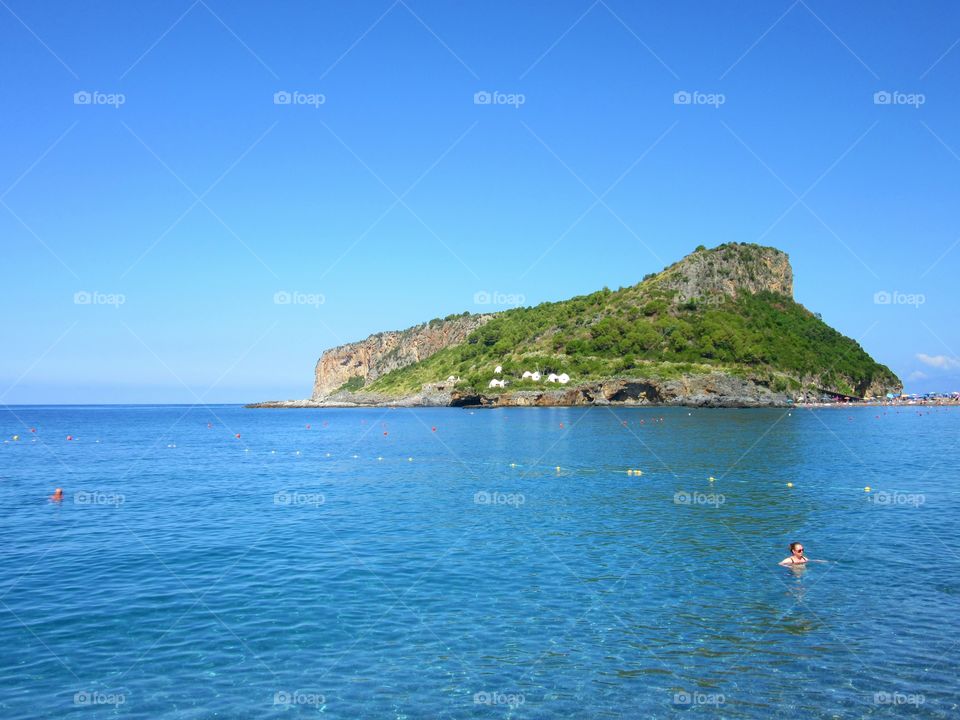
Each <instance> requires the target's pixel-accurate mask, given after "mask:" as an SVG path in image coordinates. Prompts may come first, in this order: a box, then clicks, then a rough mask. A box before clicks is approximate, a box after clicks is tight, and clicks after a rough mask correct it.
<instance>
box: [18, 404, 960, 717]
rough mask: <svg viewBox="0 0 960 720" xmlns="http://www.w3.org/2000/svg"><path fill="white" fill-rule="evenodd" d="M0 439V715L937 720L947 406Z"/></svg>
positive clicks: (174, 416)
mask: <svg viewBox="0 0 960 720" xmlns="http://www.w3.org/2000/svg"><path fill="white" fill-rule="evenodd" d="M0 418H2V428H3V434H4V437H5V438H6V439H7V440H8V442H6V443H5V444H3V445H2V446H0V543H2V548H3V562H2V565H0V616H2V618H3V621H2V623H0V716H2V717H4V718H46V717H74V716H76V717H90V718H100V717H104V718H106V717H138V718H139V717H143V718H171V719H172V718H209V717H224V718H257V717H300V716H306V717H313V716H325V717H333V718H366V717H370V718H373V717H376V718H436V717H444V718H485V717H500V718H542V717H579V718H588V717H590V718H594V717H596V718H621V717H622V718H636V717H658V718H659V717H672V716H674V715H676V714H677V713H678V712H686V713H690V714H691V715H698V716H700V715H711V716H721V717H727V718H769V717H771V716H773V715H774V714H776V716H778V717H781V718H820V717H822V718H830V717H871V716H876V717H889V716H891V715H900V714H908V715H910V716H915V717H927V718H947V717H956V715H957V713H958V710H960V707H958V705H960V698H958V691H957V682H956V675H957V672H958V670H960V646H958V645H957V644H956V640H955V637H954V636H955V634H956V633H955V632H954V631H953V629H952V627H953V621H954V620H955V618H956V615H957V610H958V606H960V579H958V578H960V576H958V570H960V556H958V554H957V552H956V550H955V548H954V536H955V533H956V528H957V527H958V525H960V485H958V475H960V473H958V471H957V467H956V459H955V454H956V448H957V441H958V438H960V409H958V408H933V407H919V408H909V407H902V408H896V409H895V408H878V407H872V408H856V409H849V410H848V409H843V410H840V409H827V410H820V409H799V408H797V409H793V410H782V409H769V410H765V409H751V410H734V409H723V410H720V409H715V410H690V409H687V408H623V407H617V408H602V407H601V408H583V407H571V408H536V409H533V408H531V409H526V408H509V409H494V410H475V411H468V410H458V409H447V408H443V409H349V410H336V409H306V410H249V409H244V408H241V407H237V406H211V407H186V406H159V407H147V406H112V407H109V406H102V407H50V406H45V407H11V408H6V409H3V410H0ZM208 424H209V427H208ZM308 425H309V428H308V427H307V426H308ZM32 428H34V429H36V432H31V429H32ZM237 434H239V436H240V437H239V438H238V437H236V435H237ZM13 435H18V436H19V440H16V441H14V440H12V437H13ZM68 435H70V436H72V437H73V440H66V437H67V436H68ZM628 470H636V471H640V472H642V474H639V473H634V472H631V473H629V474H628V472H627V471H628ZM711 477H713V478H714V479H713V480H712V481H711V480H710V479H709V478H711ZM787 483H793V487H788V485H787ZM867 486H869V487H870V492H865V490H864V488H865V487H867ZM55 487H62V488H63V489H64V500H63V501H62V502H60V503H53V502H50V501H48V500H47V496H48V495H49V494H50V493H51V492H52V491H53V489H54V488H55ZM792 540H799V541H801V542H803V543H804V545H805V548H806V551H807V554H808V555H809V556H810V557H812V558H820V559H824V560H828V561H829V562H827V563H822V564H814V565H811V566H809V567H806V568H804V569H801V570H798V571H792V570H790V569H786V568H782V567H778V566H777V562H778V561H779V560H781V559H782V558H784V557H785V556H786V554H787V550H786V547H787V544H788V542H790V541H792ZM321 714H322V715H321Z"/></svg>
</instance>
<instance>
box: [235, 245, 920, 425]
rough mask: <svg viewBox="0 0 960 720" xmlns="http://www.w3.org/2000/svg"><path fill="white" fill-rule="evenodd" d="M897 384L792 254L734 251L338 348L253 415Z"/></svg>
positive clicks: (686, 400)
mask: <svg viewBox="0 0 960 720" xmlns="http://www.w3.org/2000/svg"><path fill="white" fill-rule="evenodd" d="M902 387H903V386H902V383H901V382H900V380H899V379H898V378H897V376H896V375H895V374H894V373H893V372H891V371H890V370H889V368H887V367H886V366H884V365H881V364H879V363H877V362H876V361H874V360H873V358H871V357H870V356H869V355H868V354H867V353H866V352H865V351H864V350H863V348H862V347H860V345H859V344H858V343H857V342H856V341H854V340H852V339H851V338H848V337H846V336H844V335H842V334H841V333H839V332H837V331H836V330H834V329H833V328H831V327H830V326H829V325H827V324H826V323H824V322H823V321H822V320H821V318H820V316H819V315H817V314H814V313H812V312H810V311H809V310H807V309H806V308H805V307H803V306H802V305H800V304H799V303H797V302H796V301H795V300H794V299H793V269H792V268H791V266H790V261H789V258H788V257H787V254H786V253H784V252H782V251H780V250H777V249H776V248H772V247H764V246H760V245H753V244H743V243H727V244H724V245H720V246H718V247H716V248H713V249H707V248H705V247H703V246H700V247H698V248H697V249H696V250H695V251H694V252H693V253H691V254H690V255H687V256H686V257H685V258H683V259H682V260H680V261H679V262H677V263H674V264H673V265H671V266H669V267H667V268H665V269H664V270H663V271H661V272H659V273H655V274H651V275H648V276H647V277H645V278H644V279H643V280H642V281H641V282H640V283H638V284H636V285H633V286H630V287H626V288H620V289H619V290H609V289H607V288H604V289H603V290H599V291H597V292H595V293H591V294H590V295H584V296H579V297H574V298H571V299H569V300H563V301H560V302H550V303H542V304H540V305H537V306H535V307H524V308H515V309H511V310H505V311H502V312H498V313H487V314H470V313H463V314H461V315H450V316H447V317H445V318H442V319H441V318H437V319H434V320H431V321H429V322H426V323H422V324H420V325H417V326H415V327H412V328H408V329H407V330H402V331H391V332H382V333H377V334H375V335H371V336H370V337H368V338H366V339H365V340H361V341H359V342H354V343H348V344H346V345H341V346H339V347H335V348H332V349H330V350H327V351H325V352H324V353H323V354H322V355H321V357H320V359H319V360H318V362H317V365H316V370H315V374H314V384H313V395H312V397H311V398H309V399H305V400H282V401H269V402H261V403H253V404H251V405H248V406H247V407H273V408H286V407H359V406H404V407H413V406H453V407H458V406H518V405H525V406H536V405H541V406H543V405H612V404H629V405H643V404H647V405H689V406H710V407H758V406H784V405H788V404H790V403H793V402H803V401H806V400H814V399H819V398H820V397H821V396H823V395H824V394H827V395H831V396H834V397H843V398H849V399H851V400H869V399H874V398H883V397H885V396H886V394H887V393H899V392H900V390H901V389H902Z"/></svg>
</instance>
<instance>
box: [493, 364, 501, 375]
mask: <svg viewBox="0 0 960 720" xmlns="http://www.w3.org/2000/svg"><path fill="white" fill-rule="evenodd" d="M502 372H503V367H502V366H500V365H497V366H496V367H495V368H494V369H493V374H494V375H499V374H500V373H502Z"/></svg>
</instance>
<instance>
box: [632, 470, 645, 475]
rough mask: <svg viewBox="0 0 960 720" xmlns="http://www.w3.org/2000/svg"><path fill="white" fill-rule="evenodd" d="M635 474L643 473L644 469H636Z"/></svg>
mask: <svg viewBox="0 0 960 720" xmlns="http://www.w3.org/2000/svg"><path fill="white" fill-rule="evenodd" d="M633 472H634V474H635V475H643V470H634V471H633Z"/></svg>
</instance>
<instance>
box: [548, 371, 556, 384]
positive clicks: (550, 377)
mask: <svg viewBox="0 0 960 720" xmlns="http://www.w3.org/2000/svg"><path fill="white" fill-rule="evenodd" d="M556 381H557V374H556V373H550V374H549V375H547V382H553V383H555V382H556Z"/></svg>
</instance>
